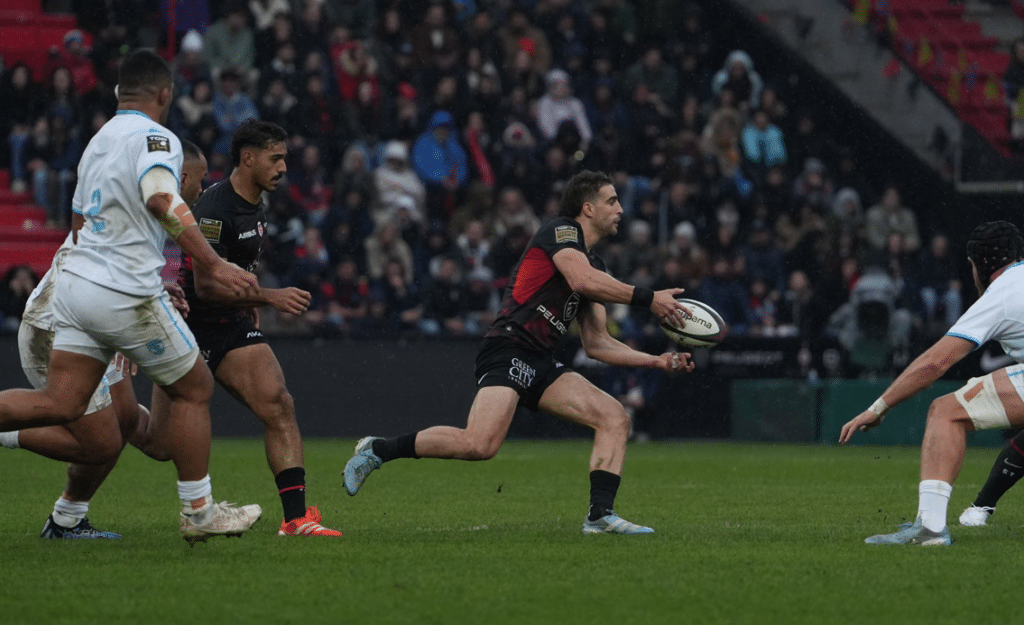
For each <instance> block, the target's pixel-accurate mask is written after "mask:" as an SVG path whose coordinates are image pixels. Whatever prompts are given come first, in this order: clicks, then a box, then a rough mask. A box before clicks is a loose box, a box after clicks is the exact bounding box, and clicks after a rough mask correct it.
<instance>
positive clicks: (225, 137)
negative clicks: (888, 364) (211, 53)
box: [213, 68, 260, 154]
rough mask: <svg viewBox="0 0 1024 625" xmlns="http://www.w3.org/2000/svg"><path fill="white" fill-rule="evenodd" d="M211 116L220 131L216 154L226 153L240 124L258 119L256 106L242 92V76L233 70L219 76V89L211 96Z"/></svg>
mask: <svg viewBox="0 0 1024 625" xmlns="http://www.w3.org/2000/svg"><path fill="white" fill-rule="evenodd" d="M213 116H214V118H215V119H216V120H217V128H218V129H219V130H220V138H219V139H218V140H217V143H215V144H214V151H216V152H217V153H218V154H227V153H228V151H229V149H230V147H231V135H232V134H234V132H235V130H236V129H238V127H239V126H241V125H242V122H244V121H246V120H247V119H259V117H260V112H259V109H257V108H256V104H255V103H254V102H253V101H252V99H250V98H249V96H247V95H246V94H245V93H244V92H243V91H242V75H241V74H240V73H239V72H238V70H236V69H234V68H227V69H225V70H223V71H222V72H221V74H220V89H218V90H217V92H216V93H215V94H214V95H213Z"/></svg>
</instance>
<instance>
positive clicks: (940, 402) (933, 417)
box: [928, 395, 967, 425]
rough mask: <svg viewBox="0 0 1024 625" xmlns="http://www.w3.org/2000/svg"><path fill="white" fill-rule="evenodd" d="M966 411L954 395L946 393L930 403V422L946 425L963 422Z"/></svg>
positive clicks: (965, 417)
mask: <svg viewBox="0 0 1024 625" xmlns="http://www.w3.org/2000/svg"><path fill="white" fill-rule="evenodd" d="M965 419H967V415H966V413H964V411H963V409H961V408H960V405H959V404H958V403H957V401H956V399H955V398H954V397H953V396H952V395H944V396H942V397H939V398H938V399H935V400H933V401H932V403H931V404H929V405H928V424H929V425H931V424H935V425H945V424H947V423H951V424H958V423H961V424H962V423H963V422H964V420H965Z"/></svg>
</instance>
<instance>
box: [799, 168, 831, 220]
mask: <svg viewBox="0 0 1024 625" xmlns="http://www.w3.org/2000/svg"><path fill="white" fill-rule="evenodd" d="M803 167H804V168H803V171H801V172H800V174H799V175H798V176H797V177H796V179H795V180H793V202H794V204H809V205H811V206H813V207H814V210H816V211H817V212H818V213H820V214H825V213H827V212H828V211H829V210H830V209H831V208H832V197H833V188H834V187H833V185H832V180H831V178H829V176H828V171H827V170H826V168H825V163H823V162H822V161H821V160H820V159H818V158H814V157H811V158H808V159H807V160H806V161H804V165H803Z"/></svg>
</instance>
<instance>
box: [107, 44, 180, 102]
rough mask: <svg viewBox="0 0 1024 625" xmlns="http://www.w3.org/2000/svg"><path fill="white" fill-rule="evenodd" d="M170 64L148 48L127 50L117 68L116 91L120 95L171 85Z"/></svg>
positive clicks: (156, 89)
mask: <svg viewBox="0 0 1024 625" xmlns="http://www.w3.org/2000/svg"><path fill="white" fill-rule="evenodd" d="M172 81H173V75H172V73H171V66H170V65H168V64H167V61H165V60H164V59H163V57H162V56H160V55H159V54H157V53H156V52H154V51H153V50H150V49H148V48H141V49H139V50H133V51H132V52H129V53H128V55H127V56H125V57H124V59H123V60H122V61H121V66H120V67H119V68H118V70H117V91H118V93H119V94H121V95H125V94H129V93H131V94H137V93H138V92H140V91H159V90H160V89H163V88H164V87H170V86H171V85H172Z"/></svg>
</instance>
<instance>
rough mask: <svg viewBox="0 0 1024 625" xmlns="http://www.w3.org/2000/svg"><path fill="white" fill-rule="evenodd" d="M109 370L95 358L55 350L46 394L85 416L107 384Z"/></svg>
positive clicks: (45, 388)
mask: <svg viewBox="0 0 1024 625" xmlns="http://www.w3.org/2000/svg"><path fill="white" fill-rule="evenodd" d="M106 368H107V363H105V362H103V361H99V360H96V359H95V358H93V357H92V356H86V355H84V354H77V353H75V352H68V351H64V350H61V349H55V350H53V352H52V353H51V355H50V366H49V370H48V372H47V376H46V386H45V387H44V391H45V392H46V394H47V395H48V396H50V397H51V398H53V400H54V401H55V402H56V403H58V404H60V405H61V406H63V407H66V408H67V409H68V410H69V411H73V412H77V415H75V416H81V415H83V414H85V412H86V410H87V409H88V407H89V401H90V399H91V398H92V395H93V393H95V392H96V389H97V388H98V387H99V386H100V384H101V383H102V382H103V372H104V371H105V370H106Z"/></svg>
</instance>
